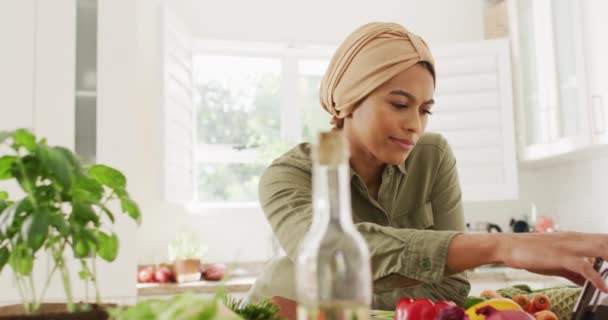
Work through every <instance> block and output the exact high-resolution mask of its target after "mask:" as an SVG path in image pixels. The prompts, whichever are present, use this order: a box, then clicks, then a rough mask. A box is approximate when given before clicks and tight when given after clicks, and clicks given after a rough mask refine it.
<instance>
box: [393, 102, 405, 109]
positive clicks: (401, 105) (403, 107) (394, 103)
mask: <svg viewBox="0 0 608 320" xmlns="http://www.w3.org/2000/svg"><path fill="white" fill-rule="evenodd" d="M391 104H392V105H393V107H395V109H405V108H407V104H401V103H396V102H393V103H391Z"/></svg>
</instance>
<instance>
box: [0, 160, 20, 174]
mask: <svg viewBox="0 0 608 320" xmlns="http://www.w3.org/2000/svg"><path fill="white" fill-rule="evenodd" d="M16 158H17V157H15V156H4V157H2V158H0V180H6V179H10V178H12V177H13V173H12V171H11V167H12V166H13V163H14V162H15V159H16Z"/></svg>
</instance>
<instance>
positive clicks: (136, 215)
mask: <svg viewBox="0 0 608 320" xmlns="http://www.w3.org/2000/svg"><path fill="white" fill-rule="evenodd" d="M120 207H121V208H122V211H123V212H126V213H127V214H128V215H129V216H130V217H131V218H133V220H135V222H137V224H138V225H139V224H141V212H140V211H139V206H138V205H137V203H135V201H133V200H132V199H131V198H121V199H120Z"/></svg>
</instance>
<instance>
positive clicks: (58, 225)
mask: <svg viewBox="0 0 608 320" xmlns="http://www.w3.org/2000/svg"><path fill="white" fill-rule="evenodd" d="M49 223H50V225H51V226H53V227H54V228H55V229H57V231H59V234H61V235H62V236H64V237H67V236H68V235H69V233H70V228H69V227H68V224H67V223H66V222H65V219H64V216H63V214H61V213H52V214H51V215H50V216H49Z"/></svg>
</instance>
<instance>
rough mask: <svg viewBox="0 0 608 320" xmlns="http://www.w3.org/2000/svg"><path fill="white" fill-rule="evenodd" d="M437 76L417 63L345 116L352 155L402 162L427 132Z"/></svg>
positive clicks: (345, 125) (376, 161)
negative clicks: (435, 77)
mask: <svg viewBox="0 0 608 320" xmlns="http://www.w3.org/2000/svg"><path fill="white" fill-rule="evenodd" d="M434 92H435V88H434V83H433V76H432V75H431V72H430V71H429V70H427V69H426V68H425V67H424V66H423V65H421V64H416V65H414V66H413V67H411V68H409V69H407V70H405V71H403V72H401V73H400V74H398V75H397V76H395V77H394V78H392V79H391V80H389V81H387V82H386V83H384V84H383V85H381V86H380V87H378V88H377V89H376V90H374V91H373V92H372V93H371V94H369V95H368V96H367V97H366V98H365V99H364V100H363V101H362V102H361V104H360V105H359V106H358V107H357V108H355V110H354V111H353V112H352V113H351V114H350V115H349V116H347V117H346V118H345V119H344V132H345V134H346V137H347V138H348V140H349V143H350V148H351V150H350V151H351V155H352V157H355V158H361V159H362V160H366V161H373V162H375V163H382V164H384V163H386V164H399V163H401V162H403V161H405V159H406V158H407V156H408V155H409V154H410V152H411V151H412V149H413V148H414V146H415V145H416V142H418V139H420V136H421V135H422V134H423V133H424V130H425V129H426V125H427V122H428V119H429V116H430V113H431V108H432V106H433V103H434V101H433V94H434Z"/></svg>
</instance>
